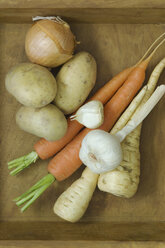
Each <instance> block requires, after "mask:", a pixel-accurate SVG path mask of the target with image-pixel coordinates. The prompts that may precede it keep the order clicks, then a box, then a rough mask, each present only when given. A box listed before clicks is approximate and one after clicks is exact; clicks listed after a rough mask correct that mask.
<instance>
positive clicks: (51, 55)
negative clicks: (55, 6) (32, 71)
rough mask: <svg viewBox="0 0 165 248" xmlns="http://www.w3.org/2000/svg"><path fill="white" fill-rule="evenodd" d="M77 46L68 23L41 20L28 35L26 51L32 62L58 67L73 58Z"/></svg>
mask: <svg viewBox="0 0 165 248" xmlns="http://www.w3.org/2000/svg"><path fill="white" fill-rule="evenodd" d="M75 44H76V42H75V37H74V35H73V33H72V32H71V30H70V27H69V25H68V24H67V23H59V22H54V21H51V20H40V21H37V22H35V23H34V25H33V26H32V27H31V28H30V29H29V31H28V32H27V34H26V38H25V51H26V54H27V57H28V58H29V60H30V61H31V62H33V63H36V64H39V65H43V66H46V67H56V66H59V65H62V64H64V63H65V62H66V61H68V60H69V59H70V58H71V57H72V54H73V52H74V48H75Z"/></svg>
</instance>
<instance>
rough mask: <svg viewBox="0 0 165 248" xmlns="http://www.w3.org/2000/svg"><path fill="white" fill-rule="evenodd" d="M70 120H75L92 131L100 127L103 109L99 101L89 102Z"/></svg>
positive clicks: (102, 119)
mask: <svg viewBox="0 0 165 248" xmlns="http://www.w3.org/2000/svg"><path fill="white" fill-rule="evenodd" d="M70 118H71V120H77V121H78V122H79V123H81V124H82V125H84V126H85V127H87V128H90V129H94V128H98V127H100V126H101V125H102V124H103V122H104V107H103V104H102V102H100V101H96V100H93V101H90V102H88V103H86V104H84V105H83V106H81V107H80V108H79V109H78V111H77V112H76V114H75V115H72V116H71V117H70Z"/></svg>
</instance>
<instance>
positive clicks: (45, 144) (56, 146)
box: [8, 33, 165, 175]
mask: <svg viewBox="0 0 165 248" xmlns="http://www.w3.org/2000/svg"><path fill="white" fill-rule="evenodd" d="M164 34H165V33H163V34H161V35H160V36H159V37H158V38H157V39H156V40H155V41H154V42H153V43H152V45H151V46H150V47H149V49H148V50H147V51H146V53H145V54H144V56H143V57H142V58H141V60H140V61H139V62H138V63H137V65H139V64H140V63H141V61H142V60H143V59H144V57H145V56H146V55H147V53H148V52H149V51H150V50H151V48H152V47H153V45H154V44H155V43H156V42H157V41H158V40H159V39H160V38H161V37H162V36H163V35H164ZM163 42H164V40H162V41H161V42H160V44H159V45H158V46H157V47H156V48H155V49H154V51H153V52H152V54H151V56H150V57H152V55H153V54H154V52H155V51H156V50H157V49H158V47H159V46H160V45H161V44H162V43H163ZM148 59H149V58H148ZM142 64H143V63H142ZM134 68H135V66H133V67H130V68H127V69H125V70H123V71H122V72H120V73H119V74H117V75H116V76H115V77H114V78H112V79H111V80H110V81H109V82H108V83H107V84H105V85H104V86H103V87H102V88H101V89H100V90H98V92H96V94H95V95H94V96H93V97H92V98H91V99H90V100H100V101H101V102H102V103H104V104H105V103H106V102H107V101H108V100H109V99H110V98H111V97H112V96H113V95H114V93H115V92H116V91H117V90H118V89H119V88H120V87H121V86H122V85H123V83H124V82H125V80H126V79H127V77H128V75H129V74H130V73H131V72H132V71H133V69H134ZM134 77H136V75H134ZM111 118H112V116H111ZM114 120H115V116H114ZM82 128H83V125H81V124H80V123H78V122H77V121H71V120H70V119H68V131H67V133H66V135H65V136H64V137H63V138H62V139H60V140H58V141H54V142H49V141H47V140H45V139H43V138H42V139H40V140H39V141H38V142H37V143H36V144H35V145H34V149H35V151H32V152H30V153H29V154H27V155H24V156H22V157H20V158H18V159H15V160H13V161H10V162H9V163H8V168H9V169H13V171H11V172H10V175H16V174H17V173H19V172H20V171H22V170H23V169H24V168H27V167H28V166H29V165H30V164H32V163H35V162H36V160H37V159H38V158H41V159H47V158H49V157H51V156H53V155H54V154H56V153H57V152H59V151H60V150H61V149H62V148H63V147H64V146H65V145H67V144H68V143H69V142H70V141H71V140H72V139H73V138H74V137H75V136H76V135H77V134H78V132H79V131H80V130H81V129H82Z"/></svg>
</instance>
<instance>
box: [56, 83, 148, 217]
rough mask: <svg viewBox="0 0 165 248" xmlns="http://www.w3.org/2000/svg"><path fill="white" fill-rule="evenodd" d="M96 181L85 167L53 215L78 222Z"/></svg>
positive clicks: (138, 98) (135, 102)
mask: <svg viewBox="0 0 165 248" xmlns="http://www.w3.org/2000/svg"><path fill="white" fill-rule="evenodd" d="M146 89H147V87H146V86H145V87H143V89H142V90H141V91H140V92H139V94H138V95H137V96H136V97H135V98H134V100H133V101H132V102H131V104H130V105H129V107H128V108H127V109H128V112H127V115H125V114H123V117H122V118H120V120H119V121H120V124H119V125H118V122H117V123H116V127H117V130H120V129H121V128H122V127H123V126H124V125H125V124H126V123H127V122H128V120H129V119H130V117H131V116H132V114H133V112H134V110H135V109H136V108H137V107H138V105H139V104H140V102H141V101H142V99H143V97H144V95H145V93H146ZM97 180H98V175H97V174H95V173H93V172H92V171H91V170H90V169H89V168H87V167H86V168H85V170H84V172H83V173H82V176H81V177H80V178H79V179H78V180H76V181H75V182H74V183H73V184H72V185H71V186H70V187H69V188H68V189H67V190H66V191H65V192H63V193H62V194H61V196H60V197H59V198H58V199H57V201H56V202H55V205H54V213H55V214H57V215H58V216H60V217H61V218H63V219H65V220H67V221H70V222H76V221H78V220H79V219H80V218H81V217H82V216H83V214H84V213H85V211H86V209H87V207H88V205H89V202H90V200H91V198H92V195H93V192H94V190H95V188H96V184H97Z"/></svg>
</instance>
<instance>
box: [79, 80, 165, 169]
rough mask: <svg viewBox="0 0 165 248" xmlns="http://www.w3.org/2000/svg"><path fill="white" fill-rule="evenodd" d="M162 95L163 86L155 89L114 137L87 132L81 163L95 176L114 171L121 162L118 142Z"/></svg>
mask: <svg viewBox="0 0 165 248" xmlns="http://www.w3.org/2000/svg"><path fill="white" fill-rule="evenodd" d="M164 94H165V85H161V86H159V87H157V89H156V90H155V92H154V93H153V94H152V96H151V97H150V98H149V100H148V101H147V102H146V103H145V104H144V105H143V107H142V108H140V110H139V111H137V113H136V115H135V116H134V117H133V118H132V119H131V120H130V121H129V122H128V123H127V125H126V126H125V127H124V128H122V129H121V130H120V131H119V132H117V133H116V134H115V135H112V134H110V133H107V132H105V131H103V130H93V131H91V132H89V133H88V134H87V135H86V136H85V138H84V139H83V141H82V144H81V148H80V152H79V157H80V159H81V161H82V162H83V163H84V164H85V165H86V166H88V167H89V168H90V169H91V170H92V171H93V172H94V173H96V174H100V173H104V172H107V171H110V170H113V169H115V168H116V167H117V166H118V165H119V164H120V163H121V161H122V149H121V144H120V142H122V141H123V140H124V139H125V137H126V136H127V135H128V134H130V133H131V132H132V131H133V130H134V129H135V128H136V127H137V126H138V125H139V124H140V123H141V122H142V121H143V120H144V119H145V118H146V116H147V115H148V114H149V113H150V112H151V110H152V109H153V108H154V107H155V105H156V104H157V103H158V102H159V100H160V99H161V98H162V97H163V95H164Z"/></svg>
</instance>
